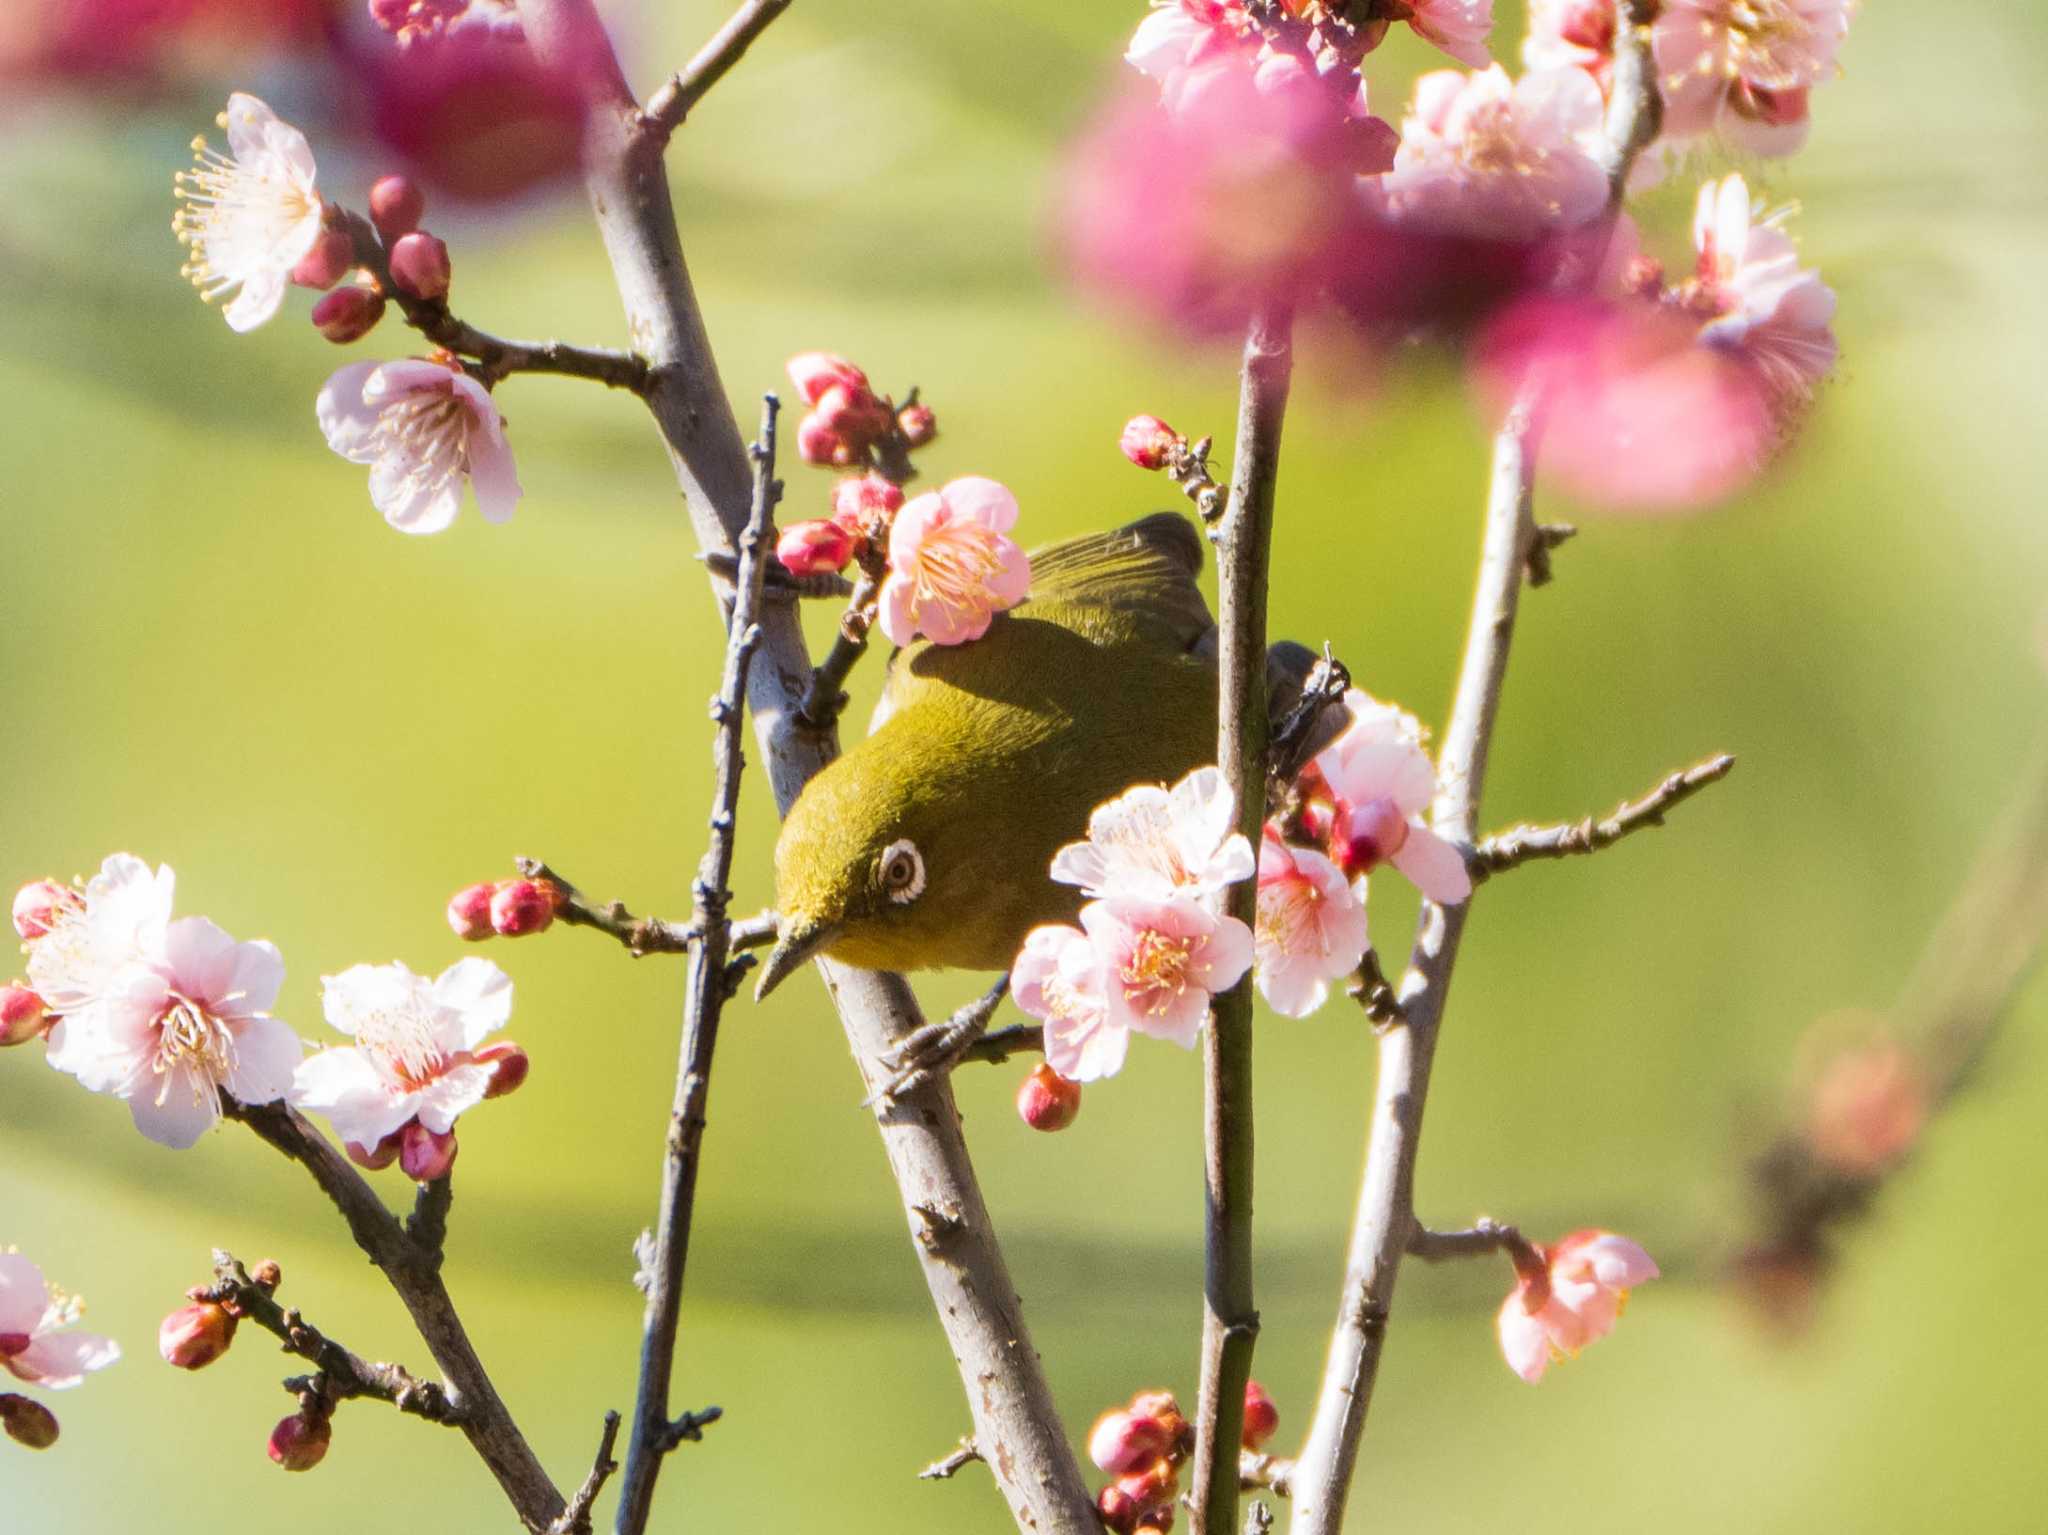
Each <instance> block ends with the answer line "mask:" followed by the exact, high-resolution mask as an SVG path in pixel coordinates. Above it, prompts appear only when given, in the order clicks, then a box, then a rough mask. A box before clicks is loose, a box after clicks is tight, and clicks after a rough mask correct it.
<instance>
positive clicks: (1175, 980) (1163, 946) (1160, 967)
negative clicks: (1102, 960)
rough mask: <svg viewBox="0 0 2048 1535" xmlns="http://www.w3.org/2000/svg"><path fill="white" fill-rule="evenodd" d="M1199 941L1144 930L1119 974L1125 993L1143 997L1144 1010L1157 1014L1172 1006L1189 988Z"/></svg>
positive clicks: (1147, 929)
mask: <svg viewBox="0 0 2048 1535" xmlns="http://www.w3.org/2000/svg"><path fill="white" fill-rule="evenodd" d="M1199 943H1200V940H1199V939H1196V938H1172V937H1168V936H1167V935H1166V934H1165V933H1160V932H1154V931H1153V930H1152V929H1151V928H1145V929H1143V930H1141V931H1140V932H1139V933H1138V935H1137V938H1136V941H1134V942H1133V943H1132V944H1131V948H1130V952H1129V953H1127V954H1126V955H1125V956H1124V962H1123V965H1122V968H1121V970H1120V971H1119V974H1120V975H1121V977H1122V979H1123V983H1124V988H1125V990H1126V991H1129V992H1132V993H1139V994H1143V995H1144V996H1145V997H1146V998H1147V999H1148V1001H1147V1003H1146V1005H1145V1006H1144V1007H1143V1009H1142V1010H1143V1011H1144V1012H1146V1013H1149V1014H1153V1015H1155V1016H1156V1015H1157V1014H1160V1013H1164V1012H1166V1011H1167V1010H1168V1008H1170V1007H1171V1006H1172V1005H1173V1002H1174V999H1176V998H1177V997H1179V996H1180V995H1181V994H1182V993H1183V992H1185V991H1186V990H1187V989H1188V986H1189V984H1190V982H1189V976H1188V972H1189V971H1190V970H1191V969H1193V968H1194V957H1195V949H1196V948H1197V946H1198V945H1199Z"/></svg>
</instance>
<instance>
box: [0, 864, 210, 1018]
mask: <svg viewBox="0 0 2048 1535" xmlns="http://www.w3.org/2000/svg"><path fill="white" fill-rule="evenodd" d="M177 885H178V877H177V875H176V874H174V873H172V872H171V870H170V868H169V867H168V866H166V867H164V868H161V869H158V870H156V871H155V872H154V873H151V872H150V868H149V865H148V864H146V863H144V862H143V861H142V860H141V859H140V858H137V857H135V856H134V855H133V854H132V853H116V854H114V855H113V856H112V857H110V858H108V859H107V860H106V861H105V862H104V863H103V864H101V865H100V872H99V873H97V874H95V875H94V876H93V877H92V878H91V879H90V880H89V881H87V882H86V886H85V890H84V892H83V894H82V895H80V896H73V897H71V898H70V899H67V900H65V901H63V902H62V903H56V904H53V905H51V906H50V907H49V909H48V913H47V922H46V925H45V927H44V930H43V931H42V933H41V934H40V936H37V937H36V938H35V939H34V941H33V943H32V944H31V945H30V947H29V958H28V975H29V981H30V983H31V984H32V985H33V986H34V987H35V990H36V994H37V995H38V996H40V997H41V998H42V999H43V1002H44V1004H45V1005H46V1006H47V1007H48V1008H49V1009H50V1011H51V1012H53V1013H56V1014H59V1015H62V1014H65V1013H78V1012H84V1011H86V1010H87V1009H89V1008H91V1007H92V1006H93V1005H94V1004H96V1003H98V1002H99V1001H101V1000H102V999H104V998H105V997H107V996H109V995H110V994H111V993H112V992H113V990H114V987H115V981H116V980H117V978H118V977H119V976H120V975H121V974H122V972H123V971H125V970H127V969H128V968H129V967H130V966H133V965H137V964H142V963H145V962H146V961H147V960H148V959H149V958H151V957H153V956H154V955H156V954H159V953H161V952H162V951H163V944H164V933H165V930H166V929H167V928H168V927H169V926H170V922H171V906H172V902H173V900H174V899H175V896H176V893H177ZM61 1038H62V1035H61V1034H59V1033H53V1034H52V1035H51V1040H52V1049H53V1050H56V1049H59V1048H61V1046H60V1043H59V1042H60V1040H61Z"/></svg>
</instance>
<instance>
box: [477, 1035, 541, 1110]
mask: <svg viewBox="0 0 2048 1535" xmlns="http://www.w3.org/2000/svg"><path fill="white" fill-rule="evenodd" d="M470 1059H471V1060H473V1061H475V1062H476V1063H477V1065H479V1066H488V1067H490V1068H491V1084H490V1086H488V1087H486V1088H485V1089H484V1096H485V1097H486V1098H503V1097H506V1096H507V1095H508V1094H511V1093H516V1092H518V1091H519V1089H520V1088H521V1087H522V1086H524V1085H525V1082H526V1075H527V1073H528V1072H529V1071H531V1070H532V1069H533V1062H532V1060H531V1059H530V1058H529V1057H528V1056H527V1054H526V1051H525V1048H524V1047H523V1046H520V1045H515V1044H513V1043H512V1041H511V1040H509V1039H501V1040H498V1041H497V1042H496V1043H495V1044H489V1045H485V1046H484V1047H483V1048H482V1049H481V1050H478V1051H476V1052H474V1053H473V1054H472V1055H471V1056H470Z"/></svg>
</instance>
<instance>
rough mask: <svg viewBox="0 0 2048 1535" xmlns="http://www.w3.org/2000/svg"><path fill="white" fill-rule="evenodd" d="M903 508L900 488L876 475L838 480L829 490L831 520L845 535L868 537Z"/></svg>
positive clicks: (872, 535) (901, 488) (901, 489)
mask: <svg viewBox="0 0 2048 1535" xmlns="http://www.w3.org/2000/svg"><path fill="white" fill-rule="evenodd" d="M902 505H903V487H902V486H901V485H896V484H892V483H891V482H889V481H888V480H885V479H883V478H882V477H881V476H880V475H879V474H863V475H859V476H856V477H853V478H850V479H844V480H841V481H840V482H839V483H838V484H837V485H836V486H834V487H833V489H832V520H833V521H834V522H836V523H838V524H839V526H841V527H842V528H844V529H846V530H847V532H849V533H862V534H866V535H867V536H868V537H870V538H872V537H874V535H875V534H876V533H877V532H879V531H880V529H881V528H882V526H883V525H884V524H885V523H886V522H887V521H888V519H889V517H890V515H891V514H892V513H894V512H895V511H897V509H898V508H900V507H901V506H902Z"/></svg>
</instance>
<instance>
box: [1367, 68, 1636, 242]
mask: <svg viewBox="0 0 2048 1535" xmlns="http://www.w3.org/2000/svg"><path fill="white" fill-rule="evenodd" d="M1602 113H1603V106H1602V103H1601V100H1600V88H1599V86H1597V85H1596V84H1594V82H1593V81H1592V79H1591V78H1590V77H1589V76H1587V75H1586V73H1585V72H1584V71H1583V70H1577V69H1548V70H1537V71H1534V72H1532V73H1530V74H1526V75H1524V76H1522V78H1521V79H1519V80H1512V81H1511V80H1510V79H1509V78H1508V74H1507V71H1506V70H1504V69H1502V68H1501V67H1500V66H1499V65H1498V64H1495V65H1493V66H1492V67H1491V68H1488V69H1483V70H1480V71H1478V72H1476V73H1474V74H1470V75H1466V74H1460V73H1459V72H1458V71H1457V70H1454V69H1447V70H1438V71H1436V72H1435V73H1432V74H1427V75H1424V76H1423V77H1422V78H1421V79H1420V80H1418V81H1416V83H1415V103H1414V108H1413V110H1412V111H1411V112H1410V114H1409V115H1408V116H1407V117H1406V118H1405V119H1404V120H1403V121H1402V124H1401V147H1400V149H1399V150H1398V151H1397V152H1396V153H1395V156H1394V168H1393V169H1392V170H1391V171H1390V172H1388V173H1387V175H1385V176H1384V177H1382V178H1380V180H1379V182H1378V183H1377V185H1376V186H1374V187H1372V188H1371V189H1370V195H1371V196H1372V198H1373V199H1374V200H1375V201H1376V203H1377V205H1378V207H1379V208H1380V210H1381V211H1382V212H1383V213H1384V215H1385V216H1386V217H1388V218H1390V219H1392V220H1394V221H1395V222H1396V223H1397V224H1406V225H1411V226H1414V227H1417V228H1421V229H1426V230H1431V231H1435V232H1439V233H1446V234H1460V235H1469V236H1474V237H1477V238H1483V239H1492V240H1516V241H1521V240H1532V239H1536V238H1538V237H1540V236H1543V235H1547V234H1555V233H1560V232H1563V231H1567V230H1571V229H1575V228H1577V227H1579V226H1580V225H1582V224H1585V223H1586V222H1587V221H1589V220H1590V219H1592V218H1593V217H1594V216H1595V215H1597V214H1598V213H1600V212H1601V210H1602V209H1604V208H1605V207H1606V205H1607V177H1606V175H1605V173H1604V172H1603V171H1602V170H1601V169H1600V166H1599V163H1598V162H1597V161H1596V160H1595V159H1594V156H1593V151H1594V148H1595V146H1596V145H1597V143H1598V139H1599V134H1600V128H1601V117H1602Z"/></svg>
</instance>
